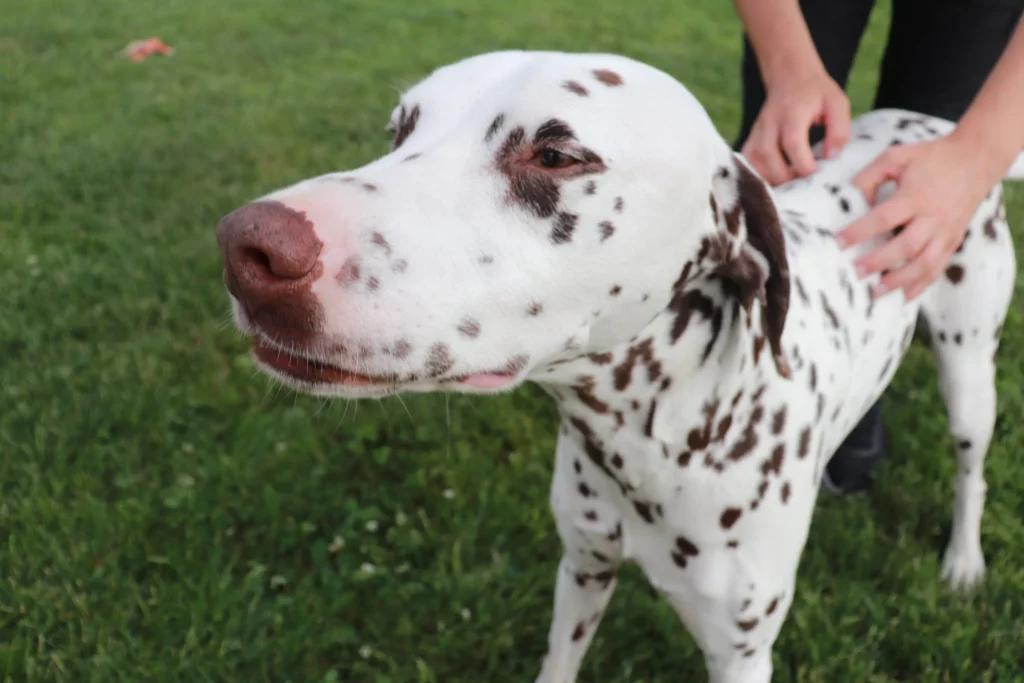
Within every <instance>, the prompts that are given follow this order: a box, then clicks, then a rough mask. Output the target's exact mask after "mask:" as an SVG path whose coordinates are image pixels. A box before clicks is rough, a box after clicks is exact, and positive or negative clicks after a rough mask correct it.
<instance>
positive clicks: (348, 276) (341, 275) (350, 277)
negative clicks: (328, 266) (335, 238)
mask: <svg viewBox="0 0 1024 683" xmlns="http://www.w3.org/2000/svg"><path fill="white" fill-rule="evenodd" d="M360 276H361V269H360V267H359V259H358V258H357V257H355V256H350V257H349V258H347V259H345V262H344V263H343V264H341V268H340V269H339V270H338V274H337V275H335V276H334V279H335V281H336V282H338V284H340V285H341V286H342V287H351V286H352V285H354V284H355V283H356V282H358V281H359V278H360Z"/></svg>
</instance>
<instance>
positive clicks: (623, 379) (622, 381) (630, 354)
mask: <svg viewBox="0 0 1024 683" xmlns="http://www.w3.org/2000/svg"><path fill="white" fill-rule="evenodd" d="M653 346H654V340H653V339H651V338H648V339H645V340H644V341H642V342H640V343H638V344H634V345H633V346H630V347H629V350H628V351H627V352H626V357H625V359H623V361H622V363H620V364H619V365H617V366H616V367H615V370H614V372H613V378H614V380H615V388H616V389H617V390H619V391H622V390H623V389H625V388H626V387H628V386H629V383H630V381H631V380H632V378H633V368H634V366H635V365H636V364H637V362H638V361H640V360H643V362H644V363H651V362H652V361H653V360H654V350H653ZM639 407H640V406H639V404H637V405H636V407H635V408H634V410H636V409H638V408H639Z"/></svg>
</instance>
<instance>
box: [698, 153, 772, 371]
mask: <svg viewBox="0 0 1024 683" xmlns="http://www.w3.org/2000/svg"><path fill="white" fill-rule="evenodd" d="M711 211H712V213H713V214H714V216H715V221H716V223H717V225H718V229H719V235H718V238H719V239H718V240H717V241H718V244H719V245H720V247H719V248H718V249H717V251H719V253H718V254H712V255H711V256H712V258H713V259H714V260H715V261H717V262H718V265H717V267H716V268H715V273H716V274H717V275H718V276H719V277H720V278H722V280H723V281H724V282H727V283H729V285H728V289H729V290H731V292H732V293H733V294H734V295H735V296H736V297H737V298H738V299H739V300H740V303H741V304H742V305H743V307H744V308H745V309H746V310H747V312H748V314H749V313H750V310H751V306H752V305H753V301H754V299H755V298H756V299H757V300H759V301H760V302H761V306H762V307H761V311H762V315H761V321H762V325H763V326H764V333H765V335H766V336H767V337H768V343H769V345H770V347H771V351H772V357H773V359H774V361H775V366H776V368H777V369H778V371H779V374H781V375H782V376H783V377H789V376H790V375H791V372H790V368H789V364H788V363H787V361H786V357H785V354H784V353H783V350H782V332H783V330H784V329H785V326H786V314H787V312H788V311H789V288H790V278H789V261H788V260H787V259H786V242H785V237H784V236H783V233H782V224H781V222H780V220H779V214H778V211H776V209H775V202H774V201H773V200H772V196H771V192H770V191H769V190H768V185H767V183H765V181H764V180H763V179H762V178H760V177H759V176H758V175H757V174H756V173H755V172H754V171H753V170H752V169H751V168H750V167H749V166H748V165H747V162H746V160H744V159H743V157H741V156H739V155H738V154H735V153H732V158H731V159H730V160H729V163H727V164H725V165H723V166H722V167H721V168H720V169H719V170H718V172H717V173H716V174H715V178H714V181H713V183H712V192H711Z"/></svg>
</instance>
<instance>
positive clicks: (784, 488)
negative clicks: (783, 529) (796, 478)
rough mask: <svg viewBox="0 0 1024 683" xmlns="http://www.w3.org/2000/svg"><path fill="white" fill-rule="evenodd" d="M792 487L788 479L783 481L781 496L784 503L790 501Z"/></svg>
mask: <svg viewBox="0 0 1024 683" xmlns="http://www.w3.org/2000/svg"><path fill="white" fill-rule="evenodd" d="M791 489H792V487H791V486H790V485H789V482H788V481H786V482H783V483H782V490H781V491H780V492H779V496H780V497H781V498H782V504H783V505H785V504H786V503H788V502H789V495H790V493H791Z"/></svg>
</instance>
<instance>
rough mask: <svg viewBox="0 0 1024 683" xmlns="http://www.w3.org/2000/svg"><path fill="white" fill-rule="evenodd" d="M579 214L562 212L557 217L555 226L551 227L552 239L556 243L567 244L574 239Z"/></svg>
mask: <svg viewBox="0 0 1024 683" xmlns="http://www.w3.org/2000/svg"><path fill="white" fill-rule="evenodd" d="M578 221H579V216H577V215H576V214H574V213H567V212H565V211H563V212H560V213H559V214H558V217H557V218H556V219H555V224H554V227H552V228H551V241H552V242H554V243H555V244H565V243H566V242H570V241H572V234H573V232H575V230H576V223H577V222H578Z"/></svg>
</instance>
